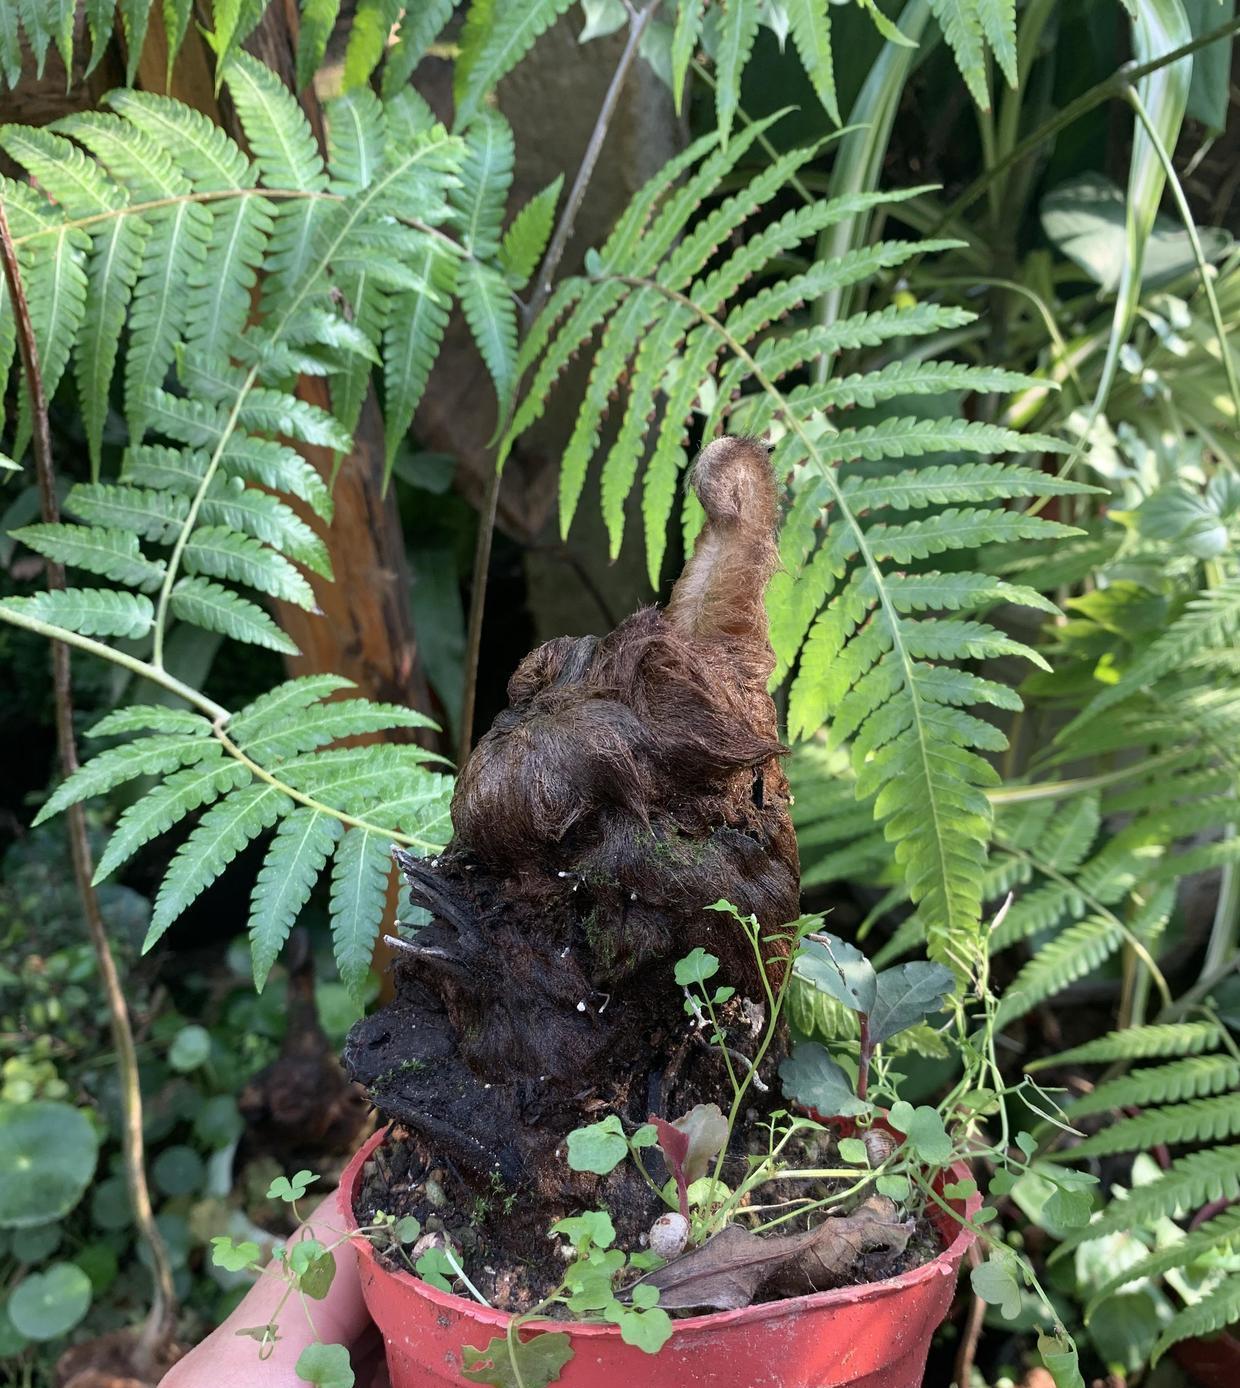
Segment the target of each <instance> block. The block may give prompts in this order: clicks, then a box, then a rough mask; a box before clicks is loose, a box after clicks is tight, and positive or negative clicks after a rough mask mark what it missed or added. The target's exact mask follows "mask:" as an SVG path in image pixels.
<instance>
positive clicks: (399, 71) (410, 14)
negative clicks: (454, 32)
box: [383, 0, 456, 100]
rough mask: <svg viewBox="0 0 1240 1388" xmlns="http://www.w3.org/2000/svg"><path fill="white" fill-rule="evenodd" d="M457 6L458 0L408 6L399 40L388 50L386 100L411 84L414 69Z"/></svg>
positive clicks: (397, 35) (432, 1)
mask: <svg viewBox="0 0 1240 1388" xmlns="http://www.w3.org/2000/svg"><path fill="white" fill-rule="evenodd" d="M455 7H456V0H423V3H422V4H420V5H411V6H409V7H408V8H407V9H406V11H405V15H404V18H403V19H402V20H401V21H400V28H399V29H398V30H397V33H396V43H395V44H394V45H393V46H392V47H391V48H389V49H388V55H387V59H386V60H385V62H384V65H383V96H384V99H385V100H386V99H388V98H389V97H393V96H395V95H397V93H399V92H400V91H401V89H402V88H404V87H406V86H407V85H408V83H409V79H410V78H411V77H412V76H413V70H414V68H415V67H417V65H418V63H419V62H420V61H421V60H422V57H423V56H424V55H425V53H426V50H427V49H428V48H430V46H431V44H432V43H434V42H435V40H436V39H437V38H438V37H439V35H440V34H441V33H442V32H443V29H444V26H445V25H446V24H447V22H448V20H449V19H451V18H452V12H453V10H454V9H455Z"/></svg>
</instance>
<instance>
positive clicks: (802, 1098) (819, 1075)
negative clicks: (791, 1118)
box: [779, 1041, 870, 1118]
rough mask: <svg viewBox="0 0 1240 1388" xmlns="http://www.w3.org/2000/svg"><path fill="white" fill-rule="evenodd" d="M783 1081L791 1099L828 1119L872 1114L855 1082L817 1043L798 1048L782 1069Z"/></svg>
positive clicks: (808, 1042)
mask: <svg viewBox="0 0 1240 1388" xmlns="http://www.w3.org/2000/svg"><path fill="white" fill-rule="evenodd" d="M779 1079H780V1083H781V1084H782V1085H783V1090H784V1094H785V1096H786V1097H787V1098H789V1099H791V1100H792V1102H793V1103H797V1104H801V1105H803V1106H804V1107H805V1108H812V1109H814V1110H816V1111H817V1112H818V1113H820V1114H822V1115H823V1117H824V1118H834V1117H836V1116H842V1117H852V1116H854V1115H855V1114H858V1113H868V1112H869V1109H870V1105H869V1104H868V1103H866V1101H865V1100H864V1099H858V1098H857V1095H856V1091H855V1090H854V1088H853V1084H852V1081H851V1080H850V1079H849V1078H848V1076H847V1075H846V1074H845V1073H844V1071H843V1070H842V1069H841V1067H840V1066H839V1065H837V1064H836V1062H835V1061H834V1060H832V1059H831V1057H830V1055H828V1054H827V1049H826V1047H825V1046H820V1045H819V1044H818V1042H817V1041H803V1042H802V1043H801V1045H799V1046H796V1047H794V1048H793V1051H792V1054H791V1055H790V1056H788V1057H787V1059H785V1060H784V1061H783V1063H782V1064H781V1065H780V1067H779Z"/></svg>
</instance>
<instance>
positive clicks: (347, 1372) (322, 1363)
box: [295, 1344, 353, 1388]
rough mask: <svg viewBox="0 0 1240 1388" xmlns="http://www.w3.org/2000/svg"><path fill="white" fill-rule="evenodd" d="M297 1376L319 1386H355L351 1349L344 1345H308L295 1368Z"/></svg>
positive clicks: (328, 1387)
mask: <svg viewBox="0 0 1240 1388" xmlns="http://www.w3.org/2000/svg"><path fill="white" fill-rule="evenodd" d="M295 1372H296V1374H297V1377H298V1378H300V1379H302V1380H303V1381H304V1382H306V1383H314V1384H317V1385H318V1388H353V1370H352V1368H351V1367H350V1366H349V1351H348V1350H347V1349H345V1347H344V1346H343V1345H323V1344H314V1345H307V1346H306V1347H305V1349H303V1350H302V1352H301V1355H300V1356H299V1358H298V1360H297V1365H296V1368H295Z"/></svg>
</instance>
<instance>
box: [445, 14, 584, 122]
mask: <svg viewBox="0 0 1240 1388" xmlns="http://www.w3.org/2000/svg"><path fill="white" fill-rule="evenodd" d="M572 2H573V0H473V4H472V5H471V6H470V9H469V14H468V16H467V18H466V20H465V28H464V29H463V30H462V32H461V56H460V58H459V59H458V60H457V64H456V73H455V77H454V80H453V95H454V97H455V100H456V123H457V126H458V127H460V126H464V125H467V124H468V123H469V122H470V121H471V120H472V119H473V117H474V115H475V114H476V113H477V111H478V109H479V107H480V106H481V104H482V99H483V97H485V96H486V94H487V93H488V92H489V91H490V90H491V89H492V88H493V87H494V86H495V84H496V83H497V82H499V81H500V79H501V78H503V77H504V76H506V75H507V74H508V73H509V72H511V71H512V69H513V68H514V67H516V65H517V64H518V63H519V62H520V61H521V59H522V58H524V57H525V55H526V54H527V53H528V52H529V50H530V49H531V48H532V47H533V46H534V44H535V43H536V42H537V40H538V39H539V38H540V37H541V36H542V34H543V33H545V32H546V30H547V29H549V28H550V27H551V25H552V24H554V23H555V21H556V20H557V19H558V18H559V17H560V15H562V14H563V13H564V12H565V11H566V10H567V9H568V8H569V7H570V6H571V4H572Z"/></svg>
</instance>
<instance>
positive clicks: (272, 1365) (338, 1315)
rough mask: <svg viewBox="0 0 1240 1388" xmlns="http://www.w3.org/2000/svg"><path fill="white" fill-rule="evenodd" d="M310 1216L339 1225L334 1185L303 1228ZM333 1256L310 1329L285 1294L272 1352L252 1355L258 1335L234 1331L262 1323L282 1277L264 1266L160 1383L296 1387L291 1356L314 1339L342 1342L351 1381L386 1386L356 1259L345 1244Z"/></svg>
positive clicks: (200, 1387)
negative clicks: (324, 1292)
mask: <svg viewBox="0 0 1240 1388" xmlns="http://www.w3.org/2000/svg"><path fill="white" fill-rule="evenodd" d="M316 1222H318V1223H320V1224H326V1225H327V1226H329V1227H332V1226H334V1227H336V1228H343V1227H344V1220H343V1217H342V1215H341V1210H340V1203H339V1192H336V1193H334V1194H332V1195H329V1196H328V1197H327V1198H326V1199H325V1200H324V1201H323V1202H322V1204H321V1205H319V1207H318V1209H316V1210H315V1211H314V1213H313V1214H311V1215H310V1217H309V1218H308V1219H307V1220H306V1223H305V1224H304V1225H303V1226H302V1228H303V1229H305V1228H307V1227H308V1226H310V1225H311V1224H314V1223H316ZM298 1232H299V1233H300V1230H299V1231H298ZM320 1236H321V1235H320ZM296 1237H297V1236H296V1235H294V1238H296ZM324 1242H325V1243H329V1244H330V1242H331V1240H330V1239H324ZM332 1257H333V1258H334V1259H335V1262H336V1276H335V1278H334V1279H333V1281H332V1285H331V1290H330V1291H329V1292H328V1294H327V1295H326V1296H325V1297H324V1298H323V1300H322V1301H315V1302H311V1303H309V1304H310V1306H311V1307H312V1314H313V1318H314V1328H313V1330H312V1329H311V1326H310V1321H309V1319H308V1318H307V1317H306V1316H304V1315H302V1314H301V1311H300V1308H299V1307H297V1306H296V1305H295V1304H293V1303H292V1302H290V1303H289V1304H288V1305H287V1306H286V1307H285V1309H284V1312H283V1314H282V1315H281V1317H280V1335H279V1338H278V1339H277V1340H276V1341H275V1343H274V1346H272V1348H271V1353H270V1354H269V1355H267V1357H266V1358H262V1359H260V1358H259V1353H258V1345H257V1343H256V1342H255V1341H254V1339H253V1338H251V1337H250V1336H248V1335H244V1334H242V1333H241V1332H242V1331H244V1330H247V1329H249V1328H250V1327H252V1326H256V1325H265V1324H267V1322H268V1321H270V1320H271V1318H272V1316H273V1315H274V1314H275V1312H276V1308H277V1307H278V1306H279V1304H280V1300H281V1298H282V1297H283V1296H284V1292H285V1290H286V1288H287V1285H288V1284H287V1283H286V1282H285V1281H284V1279H283V1278H282V1277H280V1276H279V1275H278V1274H277V1272H276V1271H275V1270H273V1269H269V1270H266V1271H264V1272H263V1273H261V1274H260V1276H259V1278H258V1280H257V1281H256V1282H255V1283H254V1286H253V1287H252V1288H251V1289H250V1290H249V1292H247V1293H246V1295H245V1297H244V1298H243V1299H242V1300H241V1301H240V1302H239V1303H238V1305H237V1307H236V1309H235V1310H234V1311H233V1313H232V1314H231V1315H230V1316H229V1317H228V1319H227V1320H225V1321H224V1322H223V1323H222V1324H221V1325H219V1326H217V1327H216V1328H215V1329H214V1330H213V1331H212V1332H211V1334H210V1335H208V1336H207V1338H206V1339H205V1340H203V1341H202V1343H201V1344H199V1345H196V1346H195V1347H194V1348H193V1349H192V1350H190V1351H189V1353H188V1354H187V1355H185V1357H184V1358H183V1359H181V1360H180V1361H179V1362H178V1363H177V1364H175V1365H174V1366H173V1367H172V1368H171V1369H170V1370H169V1371H168V1373H167V1374H165V1375H164V1377H163V1379H162V1380H161V1382H160V1385H159V1388H223V1385H227V1388H301V1386H302V1385H303V1384H304V1380H303V1379H300V1378H298V1377H297V1370H296V1365H297V1360H298V1357H299V1356H300V1354H301V1352H302V1350H304V1349H305V1348H306V1346H307V1345H310V1344H313V1343H314V1341H315V1340H321V1341H323V1342H324V1343H326V1344H337V1345H345V1346H347V1347H348V1349H349V1352H350V1358H351V1360H352V1363H353V1370H354V1373H355V1374H356V1376H357V1379H356V1381H357V1384H358V1388H387V1384H388V1377H387V1371H386V1368H385V1367H384V1359H383V1340H382V1338H381V1337H380V1335H379V1332H378V1330H377V1329H376V1328H375V1326H374V1324H373V1322H372V1321H371V1319H370V1316H369V1314H368V1313H367V1311H366V1306H365V1303H364V1302H363V1300H362V1286H361V1282H360V1280H359V1279H358V1275H357V1259H356V1257H355V1256H354V1253H353V1250H352V1249H351V1248H349V1247H348V1246H347V1245H344V1244H342V1245H341V1246H340V1247H339V1248H337V1249H336V1250H335V1251H334V1252H333V1254H332Z"/></svg>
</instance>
